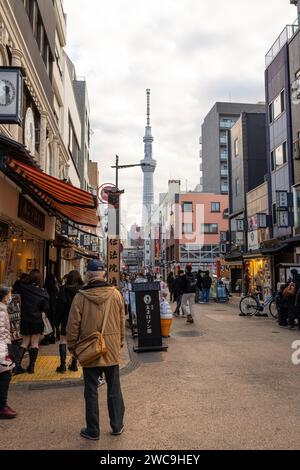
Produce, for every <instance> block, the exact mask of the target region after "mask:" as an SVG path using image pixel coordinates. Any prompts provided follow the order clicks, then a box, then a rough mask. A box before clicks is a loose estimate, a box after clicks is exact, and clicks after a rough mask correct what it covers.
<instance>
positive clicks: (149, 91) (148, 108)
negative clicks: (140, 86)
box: [146, 88, 151, 127]
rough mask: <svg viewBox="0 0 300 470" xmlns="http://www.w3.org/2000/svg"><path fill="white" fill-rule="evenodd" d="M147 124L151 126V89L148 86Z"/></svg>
mask: <svg viewBox="0 0 300 470" xmlns="http://www.w3.org/2000/svg"><path fill="white" fill-rule="evenodd" d="M146 93H147V126H148V127H150V93H151V90H150V89H149V88H147V90H146Z"/></svg>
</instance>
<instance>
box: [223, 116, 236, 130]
mask: <svg viewBox="0 0 300 470" xmlns="http://www.w3.org/2000/svg"><path fill="white" fill-rule="evenodd" d="M233 124H234V122H233V120H232V119H231V118H221V120H220V127H221V128H223V129H231V128H232V126H233Z"/></svg>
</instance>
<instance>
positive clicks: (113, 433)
mask: <svg viewBox="0 0 300 470" xmlns="http://www.w3.org/2000/svg"><path fill="white" fill-rule="evenodd" d="M123 432H124V426H122V427H121V429H120V431H112V432H111V433H110V434H111V435H112V436H121V434H123Z"/></svg>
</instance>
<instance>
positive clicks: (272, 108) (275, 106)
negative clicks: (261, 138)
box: [269, 90, 285, 124]
mask: <svg viewBox="0 0 300 470" xmlns="http://www.w3.org/2000/svg"><path fill="white" fill-rule="evenodd" d="M284 111H285V92H284V90H282V92H281V93H280V94H279V95H278V96H277V97H276V98H275V100H274V101H272V103H271V104H270V105H269V120H270V124H271V123H272V122H273V121H275V119H277V118H278V116H280V115H281V114H282V113H283V112H284Z"/></svg>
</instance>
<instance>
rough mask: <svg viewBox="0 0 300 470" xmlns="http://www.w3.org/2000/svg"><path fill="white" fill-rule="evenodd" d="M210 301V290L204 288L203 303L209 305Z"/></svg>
mask: <svg viewBox="0 0 300 470" xmlns="http://www.w3.org/2000/svg"><path fill="white" fill-rule="evenodd" d="M209 299H210V289H204V288H202V295H201V302H205V303H208V302H209Z"/></svg>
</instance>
